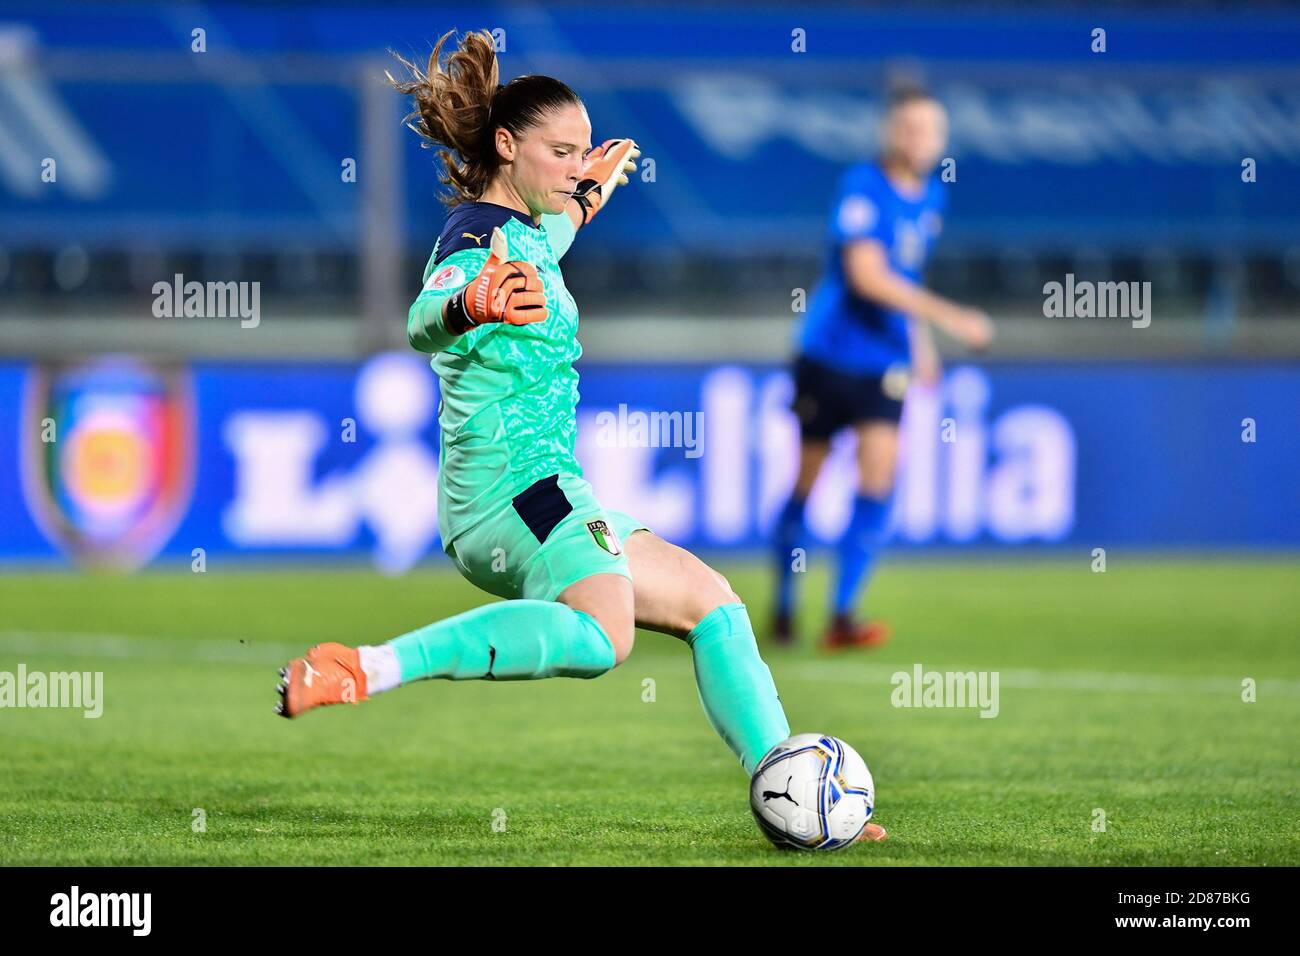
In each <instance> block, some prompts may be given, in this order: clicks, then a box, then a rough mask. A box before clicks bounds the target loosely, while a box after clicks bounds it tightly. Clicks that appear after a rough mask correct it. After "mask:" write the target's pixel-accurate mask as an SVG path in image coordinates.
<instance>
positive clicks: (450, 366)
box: [407, 202, 582, 546]
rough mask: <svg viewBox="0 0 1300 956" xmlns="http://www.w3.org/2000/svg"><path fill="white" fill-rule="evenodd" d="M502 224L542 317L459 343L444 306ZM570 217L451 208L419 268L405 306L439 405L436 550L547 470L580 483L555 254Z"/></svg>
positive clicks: (572, 356)
mask: <svg viewBox="0 0 1300 956" xmlns="http://www.w3.org/2000/svg"><path fill="white" fill-rule="evenodd" d="M496 226H500V227H501V229H502V231H503V232H504V233H505V236H506V239H507V241H508V242H509V245H510V254H509V255H510V258H511V259H521V260H524V261H526V262H530V263H532V264H533V265H534V266H535V267H536V268H537V273H538V275H539V276H540V277H541V280H542V285H543V286H544V287H545V290H546V308H547V311H548V312H549V313H550V314H549V317H548V318H547V319H546V320H545V321H542V322H534V323H532V324H529V325H507V324H505V323H490V324H486V325H482V326H479V327H478V328H474V329H471V330H470V331H468V332H466V333H465V334H464V335H461V336H454V335H452V334H451V333H449V332H447V331H446V330H445V328H444V327H443V325H442V306H443V303H444V302H445V301H446V300H447V299H448V298H450V297H451V296H452V294H453V293H455V292H456V290H457V289H459V288H461V287H462V286H464V285H466V284H467V283H468V282H469V281H470V280H471V279H473V278H474V276H475V275H477V274H478V272H479V270H480V269H481V268H482V267H483V264H484V263H485V262H486V261H487V259H488V255H489V252H488V244H489V242H490V240H491V237H492V230H493V228H495V227H496ZM573 234H574V227H573V224H572V222H571V221H570V220H569V217H568V216H567V215H564V214H561V215H557V216H544V217H543V219H542V224H541V225H540V226H536V225H534V224H533V221H532V218H531V217H529V216H526V215H525V214H524V213H520V212H517V211H515V210H512V209H509V208H507V207H505V206H499V205H496V204H495V203H485V202H473V203H462V204H460V205H458V206H456V207H454V208H453V209H452V211H451V214H450V215H449V216H448V218H447V225H446V226H445V227H444V229H443V231H442V234H441V235H440V236H439V237H438V242H437V244H436V245H435V246H434V249H433V255H432V256H430V257H429V263H428V265H426V266H425V268H424V291H422V292H421V293H420V296H419V298H417V299H416V300H415V302H414V303H413V304H412V305H411V309H410V312H409V314H408V317H407V337H408V338H409V339H410V342H411V345H413V346H414V347H415V348H417V349H419V350H420V351H422V352H431V353H433V361H432V365H433V370H434V371H435V372H437V374H438V378H439V380H440V383H441V392H442V403H441V405H440V406H439V410H438V424H439V429H440V436H439V451H438V465H439V469H438V530H439V533H440V534H441V536H442V541H443V544H444V546H445V545H446V544H447V543H448V542H450V541H453V540H454V539H455V538H456V537H457V536H458V535H460V534H463V533H464V532H465V531H467V530H468V529H470V528H472V527H473V526H474V525H475V524H476V523H477V522H478V521H479V520H481V519H482V518H484V517H487V516H488V515H490V514H491V513H492V512H494V511H495V510H496V509H498V508H500V507H502V506H503V505H504V504H507V503H509V501H510V499H511V498H513V497H514V496H515V495H517V494H519V493H520V492H521V491H523V490H524V489H525V488H527V487H528V486H529V485H531V484H533V483H534V482H536V481H538V480H539V479H541V478H545V477H547V476H549V475H554V474H562V475H563V474H571V475H577V476H579V477H581V476H582V468H581V467H580V466H579V465H578V460H577V458H576V457H574V440H575V438H576V434H577V404H578V373H577V371H576V370H575V369H574V367H573V363H574V362H575V361H576V360H577V358H578V356H580V355H581V354H582V346H581V345H579V344H578V335H577V333H578V306H577V303H575V302H574V300H573V296H571V295H570V294H569V290H568V289H566V288H565V286H564V276H563V275H561V273H560V264H559V259H560V257H561V256H563V255H564V253H565V251H567V249H568V247H569V244H570V243H571V242H572V241H573Z"/></svg>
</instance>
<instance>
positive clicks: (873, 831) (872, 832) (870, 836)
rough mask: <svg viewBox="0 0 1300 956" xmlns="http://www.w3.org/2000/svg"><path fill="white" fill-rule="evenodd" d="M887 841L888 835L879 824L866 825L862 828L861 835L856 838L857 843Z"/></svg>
mask: <svg viewBox="0 0 1300 956" xmlns="http://www.w3.org/2000/svg"><path fill="white" fill-rule="evenodd" d="M888 839H889V833H888V832H887V831H886V830H885V828H884V827H882V826H881V825H880V824H879V823H868V824H867V825H866V826H865V827H863V828H862V834H861V835H860V836H859V837H858V839H857V842H858V843H880V842H881V841H883V840H888Z"/></svg>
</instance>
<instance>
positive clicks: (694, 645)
mask: <svg viewBox="0 0 1300 956" xmlns="http://www.w3.org/2000/svg"><path fill="white" fill-rule="evenodd" d="M686 643H687V644H688V645H690V648H691V656H692V658H693V660H694V662H695V684H696V686H697V687H698V688H699V691H700V703H702V704H703V705H704V713H705V715H706V716H707V717H708V718H709V723H710V724H712V725H713V729H714V730H716V731H717V732H718V736H720V737H721V738H722V739H723V740H724V741H726V744H727V746H728V747H730V748H731V749H732V751H733V752H734V753H735V754H736V756H737V757H739V758H740V762H741V764H742V765H743V766H744V768H745V772H746V773H749V774H752V773H753V772H754V768H755V767H757V766H758V762H759V761H760V760H762V759H763V755H764V754H766V753H767V752H768V751H769V750H771V749H772V748H773V747H775V746H776V745H777V744H779V743H780V742H781V741H783V740H785V739H786V738H787V737H789V736H790V724H789V723H788V722H787V721H786V719H785V711H784V710H783V709H782V707H781V698H780V697H778V696H777V694H776V684H775V683H774V682H773V681H772V672H771V671H770V670H768V669H767V665H766V664H764V663H763V659H762V658H761V657H759V656H758V644H757V643H756V642H755V640H754V627H753V625H752V624H750V623H749V614H748V612H746V610H745V605H743V604H723V605H721V606H720V607H716V608H714V609H713V610H712V611H710V612H709V613H708V614H706V615H704V618H703V620H701V621H700V623H699V624H696V625H695V627H694V629H692V631H691V632H690V633H689V634H687V635H686Z"/></svg>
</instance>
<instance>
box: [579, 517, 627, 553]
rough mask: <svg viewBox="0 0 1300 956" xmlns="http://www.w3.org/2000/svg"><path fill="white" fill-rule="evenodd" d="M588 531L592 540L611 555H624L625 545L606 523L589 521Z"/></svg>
mask: <svg viewBox="0 0 1300 956" xmlns="http://www.w3.org/2000/svg"><path fill="white" fill-rule="evenodd" d="M587 530H588V531H590V532H591V536H592V538H594V539H595V541H596V543H597V544H598V545H600V546H601V548H603V549H604V550H606V551H608V552H609V553H610V554H622V553H623V545H622V543H621V542H620V541H619V540H618V535H616V534H615V533H614V529H613V528H611V527H610V526H609V524H608V523H607V522H605V521H588V522H587Z"/></svg>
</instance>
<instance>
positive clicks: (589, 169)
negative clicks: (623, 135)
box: [573, 139, 641, 226]
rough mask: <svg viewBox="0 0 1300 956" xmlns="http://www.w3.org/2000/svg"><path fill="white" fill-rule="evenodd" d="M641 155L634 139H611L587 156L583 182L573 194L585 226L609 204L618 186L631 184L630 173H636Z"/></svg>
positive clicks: (579, 183) (580, 182)
mask: <svg viewBox="0 0 1300 956" xmlns="http://www.w3.org/2000/svg"><path fill="white" fill-rule="evenodd" d="M640 155H641V150H640V148H639V147H638V146H637V144H636V143H635V142H633V141H632V140H630V139H607V140H605V142H603V143H601V144H600V145H599V146H597V147H596V148H595V149H593V150H592V151H591V152H590V153H588V154H587V165H586V166H585V167H583V170H582V179H581V180H580V181H579V182H578V188H577V189H575V190H574V191H573V198H574V199H576V200H577V201H578V205H579V206H580V207H581V208H582V224H583V225H584V226H585V225H586V224H587V223H589V222H591V220H592V218H593V217H594V216H595V215H596V213H598V212H600V210H601V208H602V207H603V206H604V205H605V203H607V202H609V196H610V193H612V192H613V191H614V187H616V186H625V185H627V174H628V173H631V172H635V171H636V158H637V157H638V156H640Z"/></svg>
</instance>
